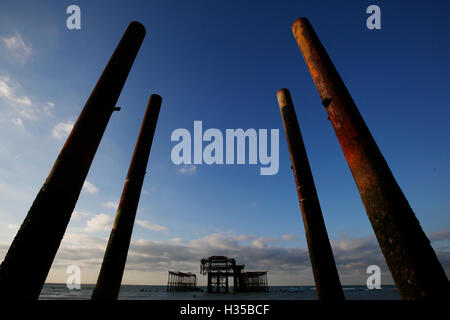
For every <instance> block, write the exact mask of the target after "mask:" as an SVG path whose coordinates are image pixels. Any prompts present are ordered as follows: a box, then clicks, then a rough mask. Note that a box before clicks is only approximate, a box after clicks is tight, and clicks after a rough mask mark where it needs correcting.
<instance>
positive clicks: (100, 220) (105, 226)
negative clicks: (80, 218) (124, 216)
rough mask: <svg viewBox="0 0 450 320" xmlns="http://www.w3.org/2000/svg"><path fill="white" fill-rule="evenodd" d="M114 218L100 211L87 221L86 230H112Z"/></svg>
mask: <svg viewBox="0 0 450 320" xmlns="http://www.w3.org/2000/svg"><path fill="white" fill-rule="evenodd" d="M112 223H113V218H112V217H110V216H108V215H107V214H104V213H100V214H97V215H95V216H93V217H92V218H91V219H89V220H88V221H87V222H86V227H85V228H84V231H85V232H96V231H108V230H111V225H112Z"/></svg>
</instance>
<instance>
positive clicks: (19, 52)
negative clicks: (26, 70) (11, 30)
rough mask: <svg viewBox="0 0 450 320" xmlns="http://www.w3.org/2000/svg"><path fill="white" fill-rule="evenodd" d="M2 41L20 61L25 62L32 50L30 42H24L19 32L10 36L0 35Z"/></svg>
mask: <svg viewBox="0 0 450 320" xmlns="http://www.w3.org/2000/svg"><path fill="white" fill-rule="evenodd" d="M1 40H2V42H3V43H4V45H5V47H6V48H7V49H8V51H9V52H10V53H11V54H12V55H13V56H14V57H15V58H16V59H17V60H18V61H19V62H21V63H25V62H26V61H27V60H28V58H29V57H30V56H31V54H32V52H33V48H32V46H31V44H30V43H25V41H24V40H23V39H22V36H21V35H20V33H16V34H15V35H13V36H10V37H2V38H1Z"/></svg>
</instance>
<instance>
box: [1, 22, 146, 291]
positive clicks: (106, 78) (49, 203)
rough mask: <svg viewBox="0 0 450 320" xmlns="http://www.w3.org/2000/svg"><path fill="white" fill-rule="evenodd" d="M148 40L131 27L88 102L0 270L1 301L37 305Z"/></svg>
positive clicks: (134, 24)
mask: <svg viewBox="0 0 450 320" xmlns="http://www.w3.org/2000/svg"><path fill="white" fill-rule="evenodd" d="M144 36H145V28H144V27H143V26H142V25H141V24H140V23H138V22H132V23H130V25H129V26H128V28H127V30H126V32H125V34H124V35H123V37H122V39H121V40H120V42H119V44H118V46H117V48H116V49H115V51H114V53H113V55H112V56H111V59H110V60H109V62H108V64H107V65H106V67H105V69H104V71H103V73H102V75H101V77H100V79H99V80H98V82H97V85H96V86H95V88H94V90H93V91H92V93H91V95H90V96H89V99H88V100H87V102H86V104H85V106H84V108H83V110H82V112H81V114H80V116H79V117H78V120H77V122H76V123H75V125H74V127H73V129H72V131H71V133H70V135H69V137H68V138H67V141H66V143H65V144H64V146H63V148H62V149H61V152H60V154H59V156H58V158H57V159H56V161H55V163H54V165H53V168H52V170H51V171H50V174H49V176H48V177H47V179H46V180H45V183H44V185H43V186H42V188H41V190H40V191H39V193H38V195H37V197H36V199H35V200H34V202H33V205H32V206H31V208H30V211H29V212H28V215H27V216H26V218H25V220H24V222H23V223H22V226H21V227H20V230H19V231H18V232H17V235H16V237H15V238H14V241H13V242H12V244H11V247H10V248H9V250H8V253H7V254H6V257H5V259H4V261H3V263H2V264H1V266H0V299H3V298H9V299H11V298H12V299H15V298H18V299H37V298H38V297H39V293H40V291H41V289H42V286H43V285H44V282H45V279H46V277H47V274H48V272H49V270H50V267H51V265H52V262H53V259H54V257H55V254H56V252H57V250H58V247H59V245H60V242H61V240H62V238H63V235H64V232H65V230H66V227H67V224H68V223H69V220H70V217H71V215H72V211H73V209H74V207H75V204H76V202H77V200H78V196H79V194H80V191H81V188H82V186H83V183H84V180H85V178H86V175H87V173H88V171H89V167H90V166H91V162H92V160H93V158H94V155H95V152H96V151H97V147H98V145H99V143H100V140H101V138H102V136H103V133H104V131H105V128H106V125H107V124H108V121H109V118H110V117H111V114H112V112H113V111H114V110H115V109H116V108H115V105H116V102H117V99H118V98H119V95H120V92H121V90H122V88H123V85H124V83H125V81H126V79H127V76H128V73H129V71H130V69H131V66H132V65H133V62H134V59H135V57H136V55H137V53H138V51H139V48H140V45H141V43H142V40H143V39H144Z"/></svg>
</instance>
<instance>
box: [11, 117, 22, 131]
mask: <svg viewBox="0 0 450 320" xmlns="http://www.w3.org/2000/svg"><path fill="white" fill-rule="evenodd" d="M11 122H12V123H13V124H14V125H15V126H16V127H19V128H22V129H23V122H22V119H20V118H16V119H13V120H11Z"/></svg>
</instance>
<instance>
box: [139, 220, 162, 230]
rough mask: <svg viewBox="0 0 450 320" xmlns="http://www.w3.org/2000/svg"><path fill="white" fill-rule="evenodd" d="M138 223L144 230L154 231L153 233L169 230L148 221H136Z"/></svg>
mask: <svg viewBox="0 0 450 320" xmlns="http://www.w3.org/2000/svg"><path fill="white" fill-rule="evenodd" d="M136 223H137V224H138V225H140V226H141V227H142V228H145V229H149V230H153V231H164V230H167V227H164V226H161V225H159V224H156V223H151V222H149V221H146V220H136Z"/></svg>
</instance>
